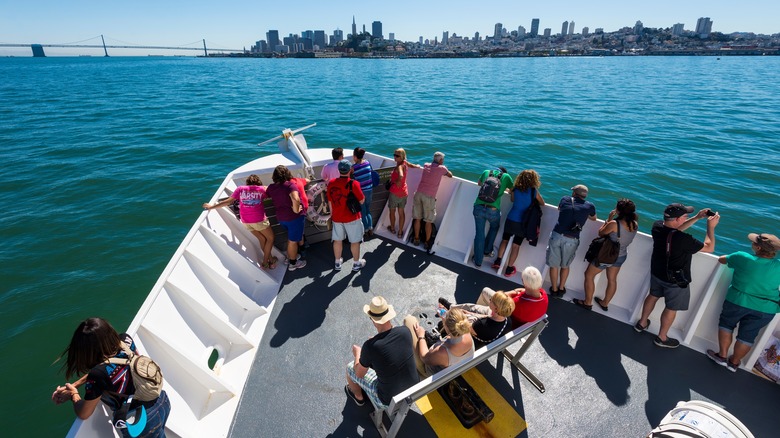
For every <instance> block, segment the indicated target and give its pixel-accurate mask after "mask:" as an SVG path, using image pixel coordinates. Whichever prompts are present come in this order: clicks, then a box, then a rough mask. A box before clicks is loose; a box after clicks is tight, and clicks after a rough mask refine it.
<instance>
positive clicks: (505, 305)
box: [490, 291, 515, 317]
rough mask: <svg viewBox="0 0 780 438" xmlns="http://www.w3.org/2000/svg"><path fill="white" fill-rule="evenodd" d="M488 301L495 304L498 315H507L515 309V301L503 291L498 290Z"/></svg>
mask: <svg viewBox="0 0 780 438" xmlns="http://www.w3.org/2000/svg"><path fill="white" fill-rule="evenodd" d="M490 302H491V303H493V305H494V306H496V313H498V315H499V316H503V317H507V316H509V315H511V314H512V312H514V311H515V302H514V300H512V299H511V298H509V297H508V296H506V294H505V293H504V292H503V291H498V292H496V293H494V294H493V296H492V297H491V298H490Z"/></svg>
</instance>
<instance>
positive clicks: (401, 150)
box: [393, 148, 406, 161]
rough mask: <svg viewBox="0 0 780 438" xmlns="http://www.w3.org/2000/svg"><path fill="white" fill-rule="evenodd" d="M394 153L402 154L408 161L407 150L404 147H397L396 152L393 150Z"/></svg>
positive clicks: (402, 157)
mask: <svg viewBox="0 0 780 438" xmlns="http://www.w3.org/2000/svg"><path fill="white" fill-rule="evenodd" d="M393 154H398V155H400V156H401V159H403V160H404V161H406V151H405V150H404V149H403V148H398V149H396V150H395V152H393ZM394 158H395V157H394Z"/></svg>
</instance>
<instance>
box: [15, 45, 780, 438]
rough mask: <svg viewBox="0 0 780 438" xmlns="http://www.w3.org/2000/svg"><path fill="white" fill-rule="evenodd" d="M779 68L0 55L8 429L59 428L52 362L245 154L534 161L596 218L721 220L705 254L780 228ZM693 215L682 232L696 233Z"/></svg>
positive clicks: (117, 309) (638, 62) (115, 313)
mask: <svg viewBox="0 0 780 438" xmlns="http://www.w3.org/2000/svg"><path fill="white" fill-rule="evenodd" d="M778 72H780V58H778V57H771V58H770V57H746V58H742V57H725V58H723V59H722V60H717V59H715V58H713V57H690V58H687V57H624V58H550V59H462V60H346V59H344V60H340V59H335V60H256V59H192V58H169V59H165V58H149V59H147V58H107V59H104V58H59V59H58V58H47V59H33V58H18V59H12V58H8V59H0V79H1V80H0V162H1V163H2V165H3V166H2V168H3V171H2V174H0V205H3V206H4V208H3V214H2V215H0V233H1V234H0V236H1V237H2V245H1V246H0V274H1V276H0V315H2V318H0V351H3V354H2V358H0V364H1V367H0V370H2V372H1V373H0V375H2V386H3V388H4V394H5V397H3V398H2V401H0V412H3V414H2V415H0V418H2V423H3V424H2V430H3V431H4V432H3V434H4V435H5V434H6V433H8V435H7V436H50V435H52V434H53V435H55V436H57V435H63V434H64V433H65V432H66V431H67V429H68V427H69V425H70V424H71V422H72V419H73V414H72V410H71V408H70V406H59V407H58V406H54V405H53V404H52V403H51V402H50V400H49V396H50V394H51V391H52V390H53V388H54V387H55V386H56V385H57V384H60V383H61V382H62V381H63V379H64V377H63V376H62V375H61V374H59V372H58V366H56V365H55V366H53V365H51V364H52V362H53V361H54V360H55V359H56V358H57V357H58V355H59V353H60V352H61V351H62V349H63V348H64V347H65V346H66V344H67V343H68V341H69V339H70V336H71V334H72V332H73V329H74V328H75V326H76V324H77V323H78V322H79V321H80V320H82V319H84V318H86V317H89V316H96V315H100V316H103V317H105V318H107V319H109V320H110V321H111V322H112V323H113V324H114V326H115V327H117V329H119V330H121V329H123V328H125V327H127V326H128V324H129V323H130V321H131V320H132V318H133V316H134V315H135V312H136V311H137V309H138V307H139V306H140V304H141V303H142V301H143V300H144V298H145V297H146V295H147V294H148V292H149V290H150V289H151V287H152V285H153V284H154V282H155V280H156V279H157V277H158V276H159V274H160V273H161V271H162V269H163V267H164V266H165V264H166V263H167V261H168V259H169V258H170V256H171V255H172V254H173V252H174V251H175V249H176V248H177V247H178V245H179V243H180V242H181V239H182V238H183V237H184V235H185V234H186V232H187V230H188V229H189V228H190V226H191V225H192V223H193V222H194V220H195V219H196V217H197V215H198V214H200V205H201V203H202V202H204V201H205V200H207V199H209V198H210V196H211V195H212V194H213V192H214V191H215V190H216V188H217V186H218V185H219V183H220V182H221V181H222V180H223V179H224V176H225V174H226V173H227V172H229V171H230V170H232V169H233V168H235V167H237V166H239V165H240V164H243V163H244V162H246V161H249V160H251V159H253V158H255V157H257V156H258V155H261V154H264V153H267V152H272V151H273V148H272V147H270V146H267V147H265V148H258V147H257V146H255V145H256V144H257V143H258V142H260V141H263V140H266V139H268V138H270V137H273V136H275V135H278V134H279V132H280V131H281V129H282V128H285V127H289V128H296V127H299V126H304V125H307V124H309V123H313V122H316V123H318V126H317V127H316V128H314V129H311V130H309V131H307V133H306V135H307V139H308V142H309V145H310V147H328V148H331V147H335V146H343V147H344V148H348V149H352V148H354V147H355V146H362V147H364V148H366V149H368V150H371V151H376V152H379V153H383V154H386V155H390V153H391V152H392V150H393V149H394V148H396V147H404V148H406V149H407V151H408V153H409V156H410V160H411V161H413V162H422V161H424V160H429V159H430V158H429V157H430V156H431V155H432V153H433V152H434V151H435V150H442V151H444V152H446V153H447V164H448V166H449V167H450V169H452V170H453V171H454V172H455V174H456V175H458V176H461V177H464V178H469V179H475V178H476V177H477V176H478V174H479V173H480V172H481V171H482V170H483V169H484V168H485V166H486V165H493V164H496V165H497V164H503V165H505V166H506V167H507V168H509V169H510V171H511V172H512V173H516V172H518V171H519V170H521V169H524V168H534V169H536V170H537V171H539V173H540V174H541V176H542V182H543V185H542V189H541V190H542V193H543V194H544V196H545V197H546V199H547V200H548V201H550V202H557V200H558V199H559V198H560V196H562V195H564V194H568V190H567V189H568V188H569V187H571V186H572V185H574V184H577V183H584V184H586V185H588V186H589V187H590V189H591V194H590V199H591V200H592V201H593V202H594V203H595V204H596V207H597V211H598V213H599V215H600V216H601V217H604V216H605V215H606V213H607V212H608V211H609V210H610V209H611V208H612V207H613V206H614V203H615V200H616V199H617V198H618V197H623V196H625V197H629V198H631V199H633V200H634V201H635V202H636V204H637V207H638V209H639V212H640V214H641V216H642V218H641V219H642V220H641V224H640V225H641V228H642V230H644V231H648V230H649V226H650V223H651V222H652V220H654V219H655V218H657V217H658V216H659V215H660V212H662V211H663V207H664V206H665V205H666V204H667V203H669V202H675V201H676V202H684V203H686V204H689V205H694V206H696V207H697V208H703V207H712V208H713V209H715V210H718V211H720V212H721V215H722V220H721V224H720V226H719V227H718V229H717V236H718V240H717V245H716V252H717V253H726V252H732V251H736V250H740V249H746V248H748V246H747V245H746V244H745V237H744V236H745V234H747V233H748V232H752V231H763V232H770V233H774V234H780V220H779V219H778V218H780V206H778V193H780V140H779V139H780V123H779V121H780V107H779V106H778V105H777V102H780V89H778V87H777V86H776V84H777V83H779V82H780V73H778ZM703 230H704V229H703V224H700V225H699V226H696V227H694V228H693V229H692V232H693V234H694V235H696V236H697V237H699V238H702V237H703V234H704V233H703Z"/></svg>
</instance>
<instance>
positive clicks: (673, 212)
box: [664, 203, 693, 220]
mask: <svg viewBox="0 0 780 438" xmlns="http://www.w3.org/2000/svg"><path fill="white" fill-rule="evenodd" d="M691 213H693V207H690V206H687V205H682V204H678V203H674V204H669V205H667V206H666V209H665V210H664V219H667V220H668V219H677V218H678V217H680V216H682V215H684V214H691Z"/></svg>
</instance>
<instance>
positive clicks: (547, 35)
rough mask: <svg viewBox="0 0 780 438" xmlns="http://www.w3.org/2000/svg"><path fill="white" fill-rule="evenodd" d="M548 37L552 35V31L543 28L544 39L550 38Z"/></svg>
mask: <svg viewBox="0 0 780 438" xmlns="http://www.w3.org/2000/svg"><path fill="white" fill-rule="evenodd" d="M550 35H552V29H550V28H549V27H545V28H544V36H545V38H550Z"/></svg>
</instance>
